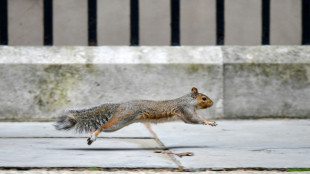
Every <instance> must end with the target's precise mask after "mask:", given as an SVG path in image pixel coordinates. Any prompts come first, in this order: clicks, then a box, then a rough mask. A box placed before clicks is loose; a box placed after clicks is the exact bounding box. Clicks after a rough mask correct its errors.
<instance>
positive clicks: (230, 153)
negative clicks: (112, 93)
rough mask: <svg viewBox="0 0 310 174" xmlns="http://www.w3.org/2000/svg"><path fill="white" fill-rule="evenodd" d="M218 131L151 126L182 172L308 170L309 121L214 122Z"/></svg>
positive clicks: (309, 160)
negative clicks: (179, 155)
mask: <svg viewBox="0 0 310 174" xmlns="http://www.w3.org/2000/svg"><path fill="white" fill-rule="evenodd" d="M217 122H218V126H217V127H210V126H203V125H201V126H200V125H188V124H184V123H181V122H179V123H166V124H158V125H152V129H153V131H154V132H156V134H157V136H158V137H159V139H160V141H162V142H163V144H164V145H165V146H166V147H168V148H169V149H170V150H171V151H172V152H176V153H179V152H188V151H189V152H194V154H195V155H194V156H191V157H183V158H178V160H179V161H180V163H181V164H182V165H183V166H184V167H185V168H190V169H198V168H295V167H299V168H308V167H309V166H310V136H309V135H310V120H255V121H253V120H249V121H244V120H242V121H241V120H238V121H236V120H231V121H221V120H219V121H217Z"/></svg>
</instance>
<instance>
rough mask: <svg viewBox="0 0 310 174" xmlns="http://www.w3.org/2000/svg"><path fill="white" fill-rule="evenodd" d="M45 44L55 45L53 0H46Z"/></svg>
mask: <svg viewBox="0 0 310 174" xmlns="http://www.w3.org/2000/svg"><path fill="white" fill-rule="evenodd" d="M43 6H44V7H43V8H44V45H53V0H44V5H43Z"/></svg>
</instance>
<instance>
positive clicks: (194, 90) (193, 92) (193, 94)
mask: <svg viewBox="0 0 310 174" xmlns="http://www.w3.org/2000/svg"><path fill="white" fill-rule="evenodd" d="M192 97H193V98H197V97H198V89H197V88H195V87H193V88H192Z"/></svg>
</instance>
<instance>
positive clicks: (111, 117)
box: [54, 87, 217, 145]
mask: <svg viewBox="0 0 310 174" xmlns="http://www.w3.org/2000/svg"><path fill="white" fill-rule="evenodd" d="M212 105H213V101H212V100H211V99H210V98H209V97H208V96H206V95H205V94H202V93H198V89H197V88H195V87H193V88H192V90H191V93H189V94H186V95H184V96H182V97H180V98H176V99H172V100H164V101H153V100H131V101H128V102H124V103H107V104H102V105H99V106H96V107H92V108H89V109H81V110H69V111H68V112H67V113H66V114H64V115H63V116H60V117H59V118H58V120H57V121H56V124H55V125H54V126H55V128H56V129H57V130H69V129H72V128H75V130H76V131H77V132H80V133H82V132H91V136H90V137H89V138H88V139H87V144H88V145H91V144H92V143H93V142H94V141H95V140H96V138H97V136H98V134H99V133H100V132H113V131H116V130H119V129H121V128H123V127H125V126H127V125H129V124H131V123H134V122H153V123H160V122H166V121H175V120H182V121H184V122H185V123H191V124H204V125H211V126H216V125H217V124H216V122H213V121H209V120H205V119H203V118H202V117H200V116H199V115H198V114H197V113H196V110H197V109H207V108H209V107H211V106H212Z"/></svg>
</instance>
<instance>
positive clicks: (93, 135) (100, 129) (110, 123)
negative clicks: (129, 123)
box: [87, 117, 118, 145]
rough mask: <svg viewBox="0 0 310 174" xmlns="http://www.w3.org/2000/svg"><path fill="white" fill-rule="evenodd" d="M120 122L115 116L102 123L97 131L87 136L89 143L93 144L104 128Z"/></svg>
mask: <svg viewBox="0 0 310 174" xmlns="http://www.w3.org/2000/svg"><path fill="white" fill-rule="evenodd" d="M117 122H118V120H117V119H115V117H114V118H113V117H112V118H111V119H110V120H109V121H108V122H106V123H105V124H104V125H102V126H101V127H100V128H98V129H97V130H96V131H95V132H93V133H92V134H91V135H90V137H89V138H87V144H88V145H91V144H92V143H93V142H94V141H96V139H97V136H98V135H99V133H100V132H101V131H102V130H103V129H107V128H109V127H111V126H113V125H114V124H116V123H117Z"/></svg>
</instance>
